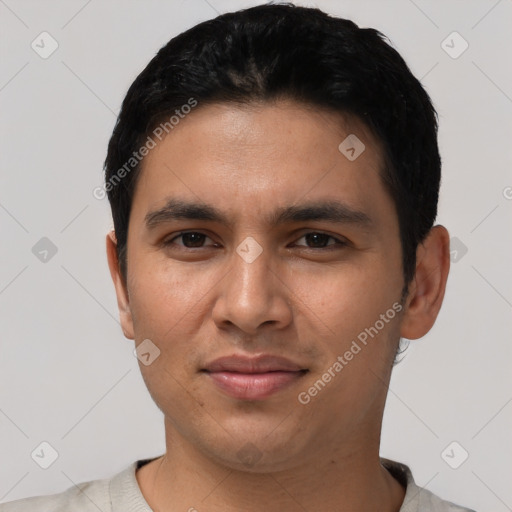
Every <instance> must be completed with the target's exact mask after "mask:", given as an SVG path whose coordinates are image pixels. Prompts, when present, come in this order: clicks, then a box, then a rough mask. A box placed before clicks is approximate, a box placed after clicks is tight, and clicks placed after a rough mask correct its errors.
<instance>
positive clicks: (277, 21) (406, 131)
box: [105, 3, 441, 291]
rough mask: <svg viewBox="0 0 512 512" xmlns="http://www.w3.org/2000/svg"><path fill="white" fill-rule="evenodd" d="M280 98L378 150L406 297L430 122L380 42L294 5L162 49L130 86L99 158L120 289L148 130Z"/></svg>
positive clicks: (425, 204)
mask: <svg viewBox="0 0 512 512" xmlns="http://www.w3.org/2000/svg"><path fill="white" fill-rule="evenodd" d="M279 99H291V100H295V101H297V102H300V103H303V104H306V105H312V106H316V107H320V108H322V109H327V110H329V111H332V112H338V113H341V114H344V115H352V116H356V117H357V118H358V119H360V120H361V121H362V122H363V123H364V124H365V126H366V127H368V128H369V129H370V131H371V133H372V134H373V135H374V136H375V137H376V139H377V140H378V141H379V142H380V144H381V145H382V148H383V150H384V158H383V160H384V162H383V168H382V170H381V178H382V180H383V182H384V184H385V186H386V187H387V190H388V191H389V193H390V195H391V198H392V200H393V202H394V205H395V208H396V212H397V216H398V222H399V228H400V239H401V245H402V267H403V274H404V281H405V284H404V291H406V289H407V285H408V284H409V283H410V281H411V280H412V278H413V276H414V273H415V267H416V249H417V246H418V244H419V243H421V242H422V241H423V240H424V238H425V237H426V235H427V234H428V232H429V231H430V229H431V228H432V226H433V223H434V220H435V218H436V215H437V202H438V195H439V184H440V175H441V159H440V155H439V149H438V144H437V129H438V123H437V119H438V118H437V113H436V111H435V109H434V107H433V105H432V102H431V100H430V97H429V96H428V94H427V92H426V91H425V89H424V88H423V87H422V85H421V83H420V82H419V81H418V80H417V79H416V78H415V77H414V76H413V74H412V73H411V71H410V70H409V68H408V66H407V64H406V63H405V61H404V60H403V58H402V57H401V56H400V54H399V53H398V52H397V51H396V50H395V49H393V48H392V46H391V45H390V44H389V43H388V42H387V40H386V37H385V36H384V35H383V34H382V33H381V32H379V31H378V30H375V29H372V28H359V27H358V26H357V25H356V24H355V23H353V22H352V21H350V20H346V19H341V18H337V17H333V16H330V15H328V14H326V13H324V12H322V11H321V10H319V9H315V8H306V7H298V6H294V5H293V4H289V3H284V4H266V5H260V6H256V7H252V8H249V9H244V10H240V11H237V12H230V13H225V14H222V15H220V16H218V17H217V18H215V19H212V20H209V21H205V22H203V23H200V24H198V25H196V26H194V27H192V28H190V29H189V30H187V31H185V32H183V33H181V34H179V35H178V36H176V37H174V38H172V39H171V40H170V41H169V42H168V43H167V44H166V45H165V46H164V47H162V48H161V49H160V50H159V51H158V53H157V54H156V56H155V57H154V58H153V59H152V60H151V61H150V62H149V64H148V65H147V66H146V68H145V69H144V70H143V71H142V72H141V73H140V74H139V76H138V77H137V78H136V80H135V81H134V82H133V84H132V85H131V87H130V88H129V90H128V93H127V95H126V97H125V99H124V101H123V104H122V107H121V111H120V114H119V117H118V119H117V123H116V125H115V128H114V131H113V134H112V137H111V139H110V142H109V145H108V154H107V157H106V160H105V180H106V187H105V189H106V191H107V193H108V198H109V201H110V205H111V208H112V216H113V221H114V229H115V233H116V237H117V251H118V257H119V262H120V269H121V274H122V276H123V277H124V278H125V279H126V270H127V261H126V243H127V233H128V224H129V218H130V210H131V203H132V198H133V193H134V190H135V185H136V183H137V177H138V175H139V174H140V161H139V160H140V158H141V157H140V155H139V154H138V153H137V158H134V155H135V153H136V152H137V151H138V150H139V148H141V147H142V146H143V145H144V144H145V143H147V141H149V140H150V134H151V133H152V132H153V131H154V130H155V128H156V127H158V126H159V125H160V124H161V123H165V122H166V120H167V122H166V124H165V126H166V127H167V128H165V131H166V132H170V129H172V124H173V121H172V118H173V117H174V118H176V119H178V117H177V116H176V115H175V114H179V116H180V117H182V113H183V112H184V113H187V112H188V111H190V110H191V107H190V105H192V106H195V105H199V106H198V107H197V108H201V105H207V104H212V103H235V104H250V103H253V102H257V103H258V102H271V101H274V100H279ZM185 106H187V109H188V110H187V109H185ZM192 115H193V114H192ZM127 162H131V164H130V165H129V166H127ZM123 169H124V172H121V171H122V170H123ZM121 178H122V179H121Z"/></svg>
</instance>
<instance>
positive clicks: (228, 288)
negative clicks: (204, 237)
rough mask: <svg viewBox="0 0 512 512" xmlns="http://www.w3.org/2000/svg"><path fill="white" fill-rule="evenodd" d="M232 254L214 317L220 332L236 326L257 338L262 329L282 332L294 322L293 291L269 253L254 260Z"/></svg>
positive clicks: (262, 254) (263, 252)
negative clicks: (291, 298) (291, 296)
mask: <svg viewBox="0 0 512 512" xmlns="http://www.w3.org/2000/svg"><path fill="white" fill-rule="evenodd" d="M240 254H242V255H243V253H237V252H233V254H232V257H231V261H230V265H231V268H230V271H229V272H228V274H227V275H226V276H225V278H224V279H222V281H221V283H220V285H219V286H220V291H219V294H218V298H217V300H216V303H215V305H214V307H213V311H212V316H213V320H214V322H215V323H216V324H217V326H218V327H219V328H220V329H226V328H228V327H233V326H235V327H237V328H238V329H240V330H241V331H243V332H244V333H245V334H248V335H255V334H257V333H259V332H261V330H262V329H266V328H274V329H283V328H285V327H286V326H287V325H289V324H290V322H291V320H292V310H291V307H290V293H291V290H290V289H289V287H288V286H287V285H286V283H285V282H284V281H283V279H282V278H280V276H279V269H278V268H277V266H276V264H275V261H274V262H273V261H272V255H271V254H270V251H269V250H263V251H262V252H261V254H259V255H258V256H257V257H256V258H255V259H254V260H251V258H244V257H242V256H240Z"/></svg>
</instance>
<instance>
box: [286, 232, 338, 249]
mask: <svg viewBox="0 0 512 512" xmlns="http://www.w3.org/2000/svg"><path fill="white" fill-rule="evenodd" d="M302 239H304V240H305V241H306V244H299V243H296V245H301V246H304V245H306V246H307V247H310V248H312V249H322V248H324V247H327V246H330V245H346V244H345V242H343V241H341V240H338V239H337V238H334V237H333V236H331V235H328V234H326V233H307V234H305V235H304V236H302V237H300V238H299V241H300V240H302ZM329 239H330V240H331V241H334V243H329ZM308 244H311V245H308Z"/></svg>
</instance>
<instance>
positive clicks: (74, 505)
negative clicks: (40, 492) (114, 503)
mask: <svg viewBox="0 0 512 512" xmlns="http://www.w3.org/2000/svg"><path fill="white" fill-rule="evenodd" d="M109 483H110V480H109V479H106V480H92V481H89V482H83V483H80V484H78V485H76V486H75V485H73V486H72V487H70V488H69V489H67V490H65V491H63V492H61V493H58V494H50V495H48V496H34V497H32V498H24V499H21V500H16V501H11V502H10V503H3V504H0V512H34V511H36V510H37V511H46V510H48V511H50V510H51V511H52V512H98V510H102V511H103V512H111V507H110V496H109Z"/></svg>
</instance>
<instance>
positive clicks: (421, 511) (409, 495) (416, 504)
mask: <svg viewBox="0 0 512 512" xmlns="http://www.w3.org/2000/svg"><path fill="white" fill-rule="evenodd" d="M381 464H382V465H383V466H384V467H385V468H386V469H387V470H388V471H389V472H390V473H391V475H393V477H394V478H395V479H396V480H398V481H399V482H400V483H401V484H402V485H403V486H404V487H405V488H406V491H405V498H404V502H403V503H402V506H401V507H400V511H399V512H475V511H474V510H471V509H469V508H465V507H461V506H459V505H455V503H452V502H450V501H445V500H443V499H441V498H439V497H438V496H436V495H435V494H433V493H432V492H430V491H429V490H427V489H424V488H422V487H418V486H417V485H416V483H415V482H414V478H413V476H412V473H411V470H410V469H409V468H408V467H407V466H406V465H405V464H401V463H400V462H395V461H393V460H389V459H381Z"/></svg>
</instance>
